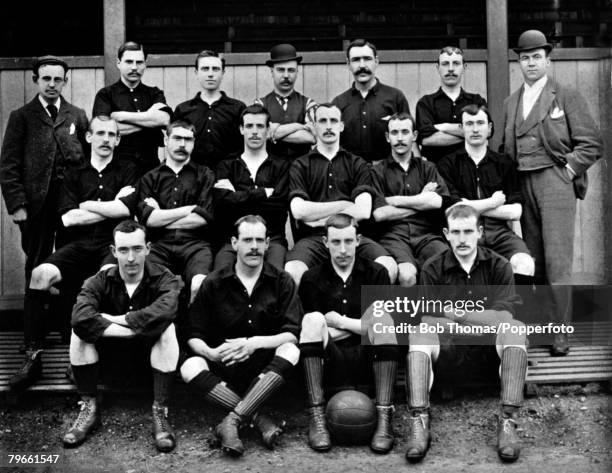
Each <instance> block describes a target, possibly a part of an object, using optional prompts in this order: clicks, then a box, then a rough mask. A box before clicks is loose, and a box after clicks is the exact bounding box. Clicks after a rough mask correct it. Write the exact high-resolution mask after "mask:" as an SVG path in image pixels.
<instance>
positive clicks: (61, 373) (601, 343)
mask: <svg viewBox="0 0 612 473" xmlns="http://www.w3.org/2000/svg"><path fill="white" fill-rule="evenodd" d="M574 327H575V333H574V334H572V335H570V337H569V338H570V343H571V344H572V349H571V351H570V353H569V355H567V356H564V357H551V356H550V354H549V353H548V348H546V347H538V346H535V347H530V348H529V368H528V372H527V391H528V392H529V391H530V390H532V391H533V390H534V389H535V387H536V386H537V385H539V384H559V383H586V382H609V381H610V380H612V321H611V322H595V323H594V324H590V323H588V324H587V323H576V324H574ZM22 338H23V336H22V333H21V332H0V392H7V391H8V390H9V388H8V380H9V379H10V377H11V375H12V374H13V373H14V372H15V371H16V370H17V369H18V368H19V367H20V366H21V363H22V361H23V354H22V353H19V347H20V346H21V344H22V341H23V340H22ZM47 341H48V347H47V348H46V349H45V351H44V352H43V376H42V379H41V380H40V381H38V382H37V383H36V384H35V385H33V386H31V387H30V388H28V389H29V391H49V392H74V391H76V387H75V386H74V385H73V384H72V383H71V382H70V381H69V380H68V378H67V377H66V368H67V367H68V364H69V359H68V346H67V345H66V344H62V343H61V342H60V338H59V335H58V334H56V333H53V334H51V335H50V336H49V337H47ZM405 376H406V375H405V371H404V369H401V370H400V373H399V374H398V377H397V386H398V388H400V389H402V388H403V386H404V382H405Z"/></svg>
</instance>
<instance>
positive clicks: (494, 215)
mask: <svg viewBox="0 0 612 473" xmlns="http://www.w3.org/2000/svg"><path fill="white" fill-rule="evenodd" d="M460 114H461V129H462V130H463V132H464V134H465V146H464V148H463V149H462V150H459V151H456V152H455V153H453V154H451V155H449V156H446V157H444V158H442V160H441V161H440V162H439V163H438V170H439V171H440V174H441V175H442V177H443V178H444V179H445V180H446V183H447V184H448V188H449V190H450V193H451V199H450V203H452V204H455V203H458V202H461V203H463V204H467V205H470V206H472V207H474V208H475V209H476V211H477V212H478V213H479V214H480V215H481V218H482V220H483V240H482V241H481V244H482V245H484V246H486V247H487V248H490V249H492V250H493V251H495V252H496V253H498V254H500V255H501V256H503V257H504V258H506V259H507V260H508V261H509V262H510V264H511V265H512V272H513V273H514V278H515V282H516V284H517V285H519V284H520V285H532V284H533V281H532V279H533V272H534V268H535V263H534V261H533V258H532V257H531V256H530V255H529V250H528V249H527V246H526V245H525V242H524V241H523V240H522V239H521V238H520V237H519V236H518V235H517V234H516V233H514V232H513V231H512V230H511V229H510V227H509V226H508V222H509V221H512V220H518V219H519V218H520V217H521V213H522V205H521V204H522V201H523V196H522V194H521V188H520V185H519V182H518V172H517V170H516V163H515V162H514V161H513V160H512V159H511V158H509V157H507V156H504V155H501V154H498V153H496V152H495V151H493V150H491V149H489V148H488V143H489V141H488V139H489V136H490V135H491V133H492V129H493V122H492V121H491V116H490V115H489V110H488V109H487V107H485V106H484V105H481V106H478V105H467V106H465V107H464V108H463V109H462V110H461V112H460Z"/></svg>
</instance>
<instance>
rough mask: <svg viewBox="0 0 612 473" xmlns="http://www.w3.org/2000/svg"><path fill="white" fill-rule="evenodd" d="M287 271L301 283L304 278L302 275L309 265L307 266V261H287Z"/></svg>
mask: <svg viewBox="0 0 612 473" xmlns="http://www.w3.org/2000/svg"><path fill="white" fill-rule="evenodd" d="M285 271H287V272H288V273H289V274H290V275H291V277H292V278H293V280H294V281H295V283H296V284H297V285H299V284H300V281H301V280H302V276H303V275H304V273H305V272H306V271H308V266H306V263H304V262H303V261H299V260H292V261H287V262H286V263H285Z"/></svg>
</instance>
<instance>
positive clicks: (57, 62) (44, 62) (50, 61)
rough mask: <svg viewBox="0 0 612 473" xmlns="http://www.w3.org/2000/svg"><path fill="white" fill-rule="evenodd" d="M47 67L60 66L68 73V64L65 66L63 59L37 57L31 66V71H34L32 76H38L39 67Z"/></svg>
mask: <svg viewBox="0 0 612 473" xmlns="http://www.w3.org/2000/svg"><path fill="white" fill-rule="evenodd" d="M48 65H52V66H62V67H63V68H64V72H68V64H66V61H64V60H63V59H60V58H59V57H57V56H40V57H37V58H36V60H35V61H34V64H33V65H32V71H34V74H38V69H39V68H40V67H41V66H48Z"/></svg>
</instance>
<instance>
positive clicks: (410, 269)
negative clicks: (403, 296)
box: [397, 263, 417, 287]
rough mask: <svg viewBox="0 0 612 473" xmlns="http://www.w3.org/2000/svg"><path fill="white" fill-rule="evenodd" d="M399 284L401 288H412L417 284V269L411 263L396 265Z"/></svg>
mask: <svg viewBox="0 0 612 473" xmlns="http://www.w3.org/2000/svg"><path fill="white" fill-rule="evenodd" d="M397 271H398V278H399V284H400V286H402V287H410V286H414V285H415V284H416V283H417V269H416V266H415V265H414V264H412V263H400V264H398V265H397Z"/></svg>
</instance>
